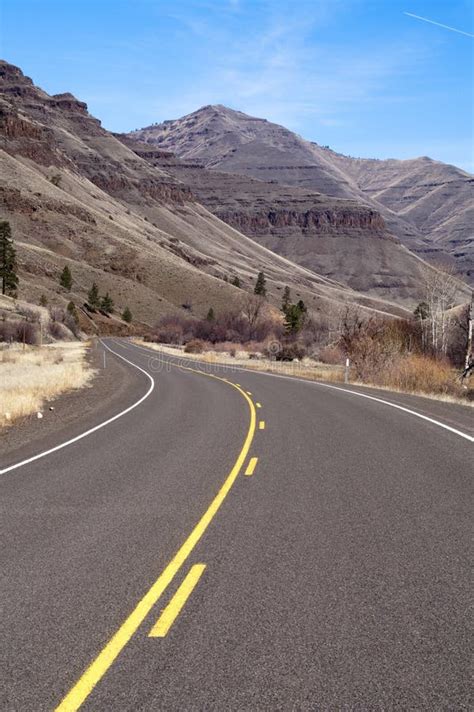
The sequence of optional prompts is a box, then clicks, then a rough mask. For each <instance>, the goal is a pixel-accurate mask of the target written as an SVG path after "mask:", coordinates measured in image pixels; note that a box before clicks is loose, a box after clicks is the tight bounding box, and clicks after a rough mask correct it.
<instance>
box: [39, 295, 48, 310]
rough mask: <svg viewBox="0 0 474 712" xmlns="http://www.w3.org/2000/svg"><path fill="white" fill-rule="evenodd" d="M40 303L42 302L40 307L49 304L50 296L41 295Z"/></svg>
mask: <svg viewBox="0 0 474 712" xmlns="http://www.w3.org/2000/svg"><path fill="white" fill-rule="evenodd" d="M39 304H40V307H47V306H48V297H47V296H46V294H42V295H41V297H40V298H39Z"/></svg>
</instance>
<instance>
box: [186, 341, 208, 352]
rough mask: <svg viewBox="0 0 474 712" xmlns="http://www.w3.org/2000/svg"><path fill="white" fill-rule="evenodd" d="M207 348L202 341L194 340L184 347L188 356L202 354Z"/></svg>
mask: <svg viewBox="0 0 474 712" xmlns="http://www.w3.org/2000/svg"><path fill="white" fill-rule="evenodd" d="M205 346H206V344H205V342H204V341H201V339H192V341H188V343H187V344H186V346H185V347H184V352H185V353H187V354H202V352H203V351H204V348H205Z"/></svg>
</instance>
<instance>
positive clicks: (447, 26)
mask: <svg viewBox="0 0 474 712" xmlns="http://www.w3.org/2000/svg"><path fill="white" fill-rule="evenodd" d="M403 14H404V15H408V17H414V18H415V19H417V20H423V22H429V23H430V24H431V25H437V26H438V27H444V29H445V30H451V32H458V33H459V34H460V35H466V37H474V35H473V34H471V33H470V32H464V31H463V30H458V29H456V27H450V26H449V25H442V24H441V22H435V21H434V20H428V18H427V17H420V16H419V15H414V14H413V13H412V12H404V13H403Z"/></svg>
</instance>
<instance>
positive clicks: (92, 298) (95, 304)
mask: <svg viewBox="0 0 474 712" xmlns="http://www.w3.org/2000/svg"><path fill="white" fill-rule="evenodd" d="M87 303H88V304H89V306H90V307H91V309H98V308H99V307H100V297H99V287H98V286H97V284H96V283H95V282H94V283H93V285H92V287H91V288H90V289H89V291H88V292H87Z"/></svg>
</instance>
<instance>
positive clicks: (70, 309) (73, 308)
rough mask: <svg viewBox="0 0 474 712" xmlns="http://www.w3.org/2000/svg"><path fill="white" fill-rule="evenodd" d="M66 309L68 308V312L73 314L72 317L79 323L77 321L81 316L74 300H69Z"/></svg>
mask: <svg viewBox="0 0 474 712" xmlns="http://www.w3.org/2000/svg"><path fill="white" fill-rule="evenodd" d="M66 310H67V313H68V314H70V315H71V316H72V318H73V319H74V321H75V322H76V324H77V322H78V321H79V316H78V314H77V310H76V305H75V304H74V302H69V304H68V305H67V307H66Z"/></svg>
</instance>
